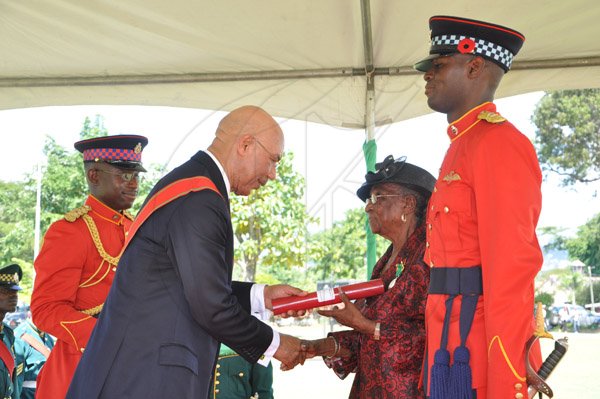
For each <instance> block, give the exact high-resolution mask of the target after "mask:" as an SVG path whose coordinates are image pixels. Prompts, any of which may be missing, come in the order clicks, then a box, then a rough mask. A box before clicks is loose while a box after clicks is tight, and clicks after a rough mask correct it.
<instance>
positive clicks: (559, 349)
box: [538, 338, 569, 379]
mask: <svg viewBox="0 0 600 399" xmlns="http://www.w3.org/2000/svg"><path fill="white" fill-rule="evenodd" d="M561 341H563V342H561ZM568 348H569V343H568V341H567V339H566V338H561V339H559V340H558V341H555V342H554V350H553V351H552V352H551V353H550V354H549V355H548V357H547V358H546V360H544V363H542V366H541V367H540V369H539V371H538V374H539V376H540V377H542V378H543V379H546V378H548V376H549V375H550V374H551V373H552V371H554V369H555V368H556V366H557V365H558V362H560V361H561V359H562V358H563V357H564V356H565V353H567V349H568Z"/></svg>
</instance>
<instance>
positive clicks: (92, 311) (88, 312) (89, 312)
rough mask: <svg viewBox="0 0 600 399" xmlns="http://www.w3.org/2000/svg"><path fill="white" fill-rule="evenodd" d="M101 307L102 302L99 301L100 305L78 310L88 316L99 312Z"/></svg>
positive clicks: (102, 305)
mask: <svg viewBox="0 0 600 399" xmlns="http://www.w3.org/2000/svg"><path fill="white" fill-rule="evenodd" d="M103 307H104V304H103V303H101V304H100V305H98V306H94V307H93V308H90V309H84V310H80V312H81V313H85V314H86V315H88V316H96V315H97V314H100V312H101V311H102V308H103Z"/></svg>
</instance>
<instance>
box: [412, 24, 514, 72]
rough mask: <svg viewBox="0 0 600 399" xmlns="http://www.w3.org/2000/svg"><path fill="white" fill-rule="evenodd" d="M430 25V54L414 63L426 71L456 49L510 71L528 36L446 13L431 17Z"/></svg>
mask: <svg viewBox="0 0 600 399" xmlns="http://www.w3.org/2000/svg"><path fill="white" fill-rule="evenodd" d="M429 29H431V48H430V50H429V54H430V55H429V57H427V58H425V59H423V60H421V61H419V62H417V63H416V64H415V65H414V68H415V69H416V70H418V71H421V72H427V71H428V70H429V68H431V62H432V60H434V59H436V58H437V57H439V56H442V55H449V54H455V53H463V54H475V55H479V56H481V57H483V58H486V59H488V60H490V61H493V62H494V63H496V64H497V65H499V66H500V67H501V68H502V69H504V72H508V70H509V69H510V66H511V64H512V61H513V58H514V57H515V55H517V53H518V52H519V50H520V49H521V47H522V46H523V42H524V41H525V36H523V35H522V34H521V33H519V32H517V31H516V30H513V29H510V28H507V27H505V26H501V25H495V24H492V23H489V22H484V21H477V20H474V19H467V18H460V17H449V16H445V15H436V16H433V17H431V18H430V19H429Z"/></svg>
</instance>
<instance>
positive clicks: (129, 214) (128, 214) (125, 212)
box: [123, 211, 134, 220]
mask: <svg viewBox="0 0 600 399" xmlns="http://www.w3.org/2000/svg"><path fill="white" fill-rule="evenodd" d="M123 215H125V217H126V218H127V219H129V220H133V219H134V217H133V215H132V214H131V213H130V212H129V211H123Z"/></svg>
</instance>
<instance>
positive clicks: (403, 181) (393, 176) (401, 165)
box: [356, 155, 435, 201]
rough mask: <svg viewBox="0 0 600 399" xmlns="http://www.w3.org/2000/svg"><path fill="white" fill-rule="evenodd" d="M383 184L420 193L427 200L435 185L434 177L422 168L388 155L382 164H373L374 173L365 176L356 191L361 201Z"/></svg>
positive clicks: (404, 158) (401, 158)
mask: <svg viewBox="0 0 600 399" xmlns="http://www.w3.org/2000/svg"><path fill="white" fill-rule="evenodd" d="M383 183H395V184H398V185H400V186H404V187H407V188H410V189H412V190H415V191H418V192H420V193H422V194H423V195H424V196H425V197H426V198H428V197H429V196H430V195H431V193H432V191H433V186H434V185H435V177H433V175H432V174H431V173H429V172H428V171H426V170H425V169H423V168H420V167H418V166H416V165H413V164H411V163H408V162H406V157H400V158H397V159H394V156H393V155H388V156H387V157H385V159H384V160H383V161H382V162H379V163H377V164H375V172H368V173H367V174H366V175H365V182H364V183H363V184H362V186H360V188H359V189H358V190H357V191H356V195H357V196H358V198H360V199H361V200H362V201H366V200H367V198H369V196H370V195H371V189H372V188H373V186H376V185H378V184H383Z"/></svg>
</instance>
